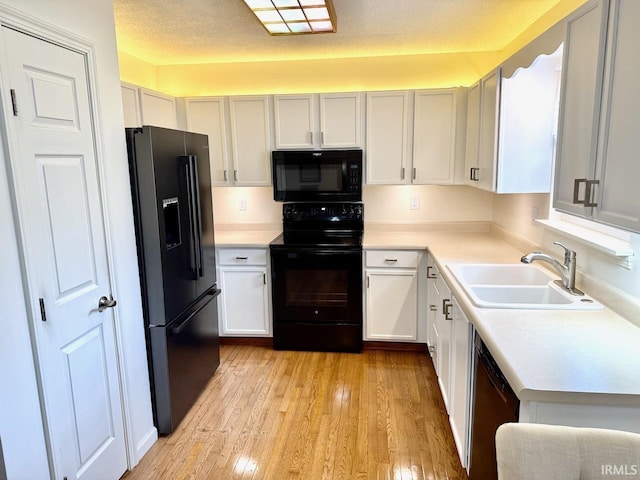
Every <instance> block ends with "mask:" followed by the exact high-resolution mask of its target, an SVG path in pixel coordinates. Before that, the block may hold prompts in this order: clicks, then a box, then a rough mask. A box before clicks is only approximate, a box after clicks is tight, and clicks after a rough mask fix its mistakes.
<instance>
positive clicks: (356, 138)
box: [320, 92, 362, 148]
mask: <svg viewBox="0 0 640 480" xmlns="http://www.w3.org/2000/svg"><path fill="white" fill-rule="evenodd" d="M361 118H362V109H361V106H360V93H357V92H354V93H323V94H321V95H320V142H321V146H322V147H323V148H355V147H360V146H361V145H362V144H361V140H360V133H361V128H362V127H361Z"/></svg>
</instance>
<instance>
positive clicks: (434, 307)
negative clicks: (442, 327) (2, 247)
mask: <svg viewBox="0 0 640 480" xmlns="http://www.w3.org/2000/svg"><path fill="white" fill-rule="evenodd" d="M429 310H430V311H432V312H437V311H438V306H437V305H429Z"/></svg>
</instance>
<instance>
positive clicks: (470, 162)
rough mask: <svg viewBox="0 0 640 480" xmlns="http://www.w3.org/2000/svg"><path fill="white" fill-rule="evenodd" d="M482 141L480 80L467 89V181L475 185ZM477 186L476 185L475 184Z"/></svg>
mask: <svg viewBox="0 0 640 480" xmlns="http://www.w3.org/2000/svg"><path fill="white" fill-rule="evenodd" d="M479 142H480V82H477V83H475V84H474V85H472V86H471V87H469V90H468V91H467V135H466V148H465V162H464V164H465V174H466V182H465V183H467V184H469V185H474V183H475V182H477V181H478V170H479V167H478V147H479ZM474 186H475V185H474Z"/></svg>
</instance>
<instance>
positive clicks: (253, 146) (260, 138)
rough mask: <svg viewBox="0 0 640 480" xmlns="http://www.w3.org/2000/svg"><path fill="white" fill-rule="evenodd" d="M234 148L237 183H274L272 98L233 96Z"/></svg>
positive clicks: (232, 126)
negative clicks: (272, 164)
mask: <svg viewBox="0 0 640 480" xmlns="http://www.w3.org/2000/svg"><path fill="white" fill-rule="evenodd" d="M229 115H230V123H231V151H232V155H233V180H234V182H235V184H236V185H241V186H253V185H271V140H270V125H269V98H268V97H266V96H257V97H230V98H229Z"/></svg>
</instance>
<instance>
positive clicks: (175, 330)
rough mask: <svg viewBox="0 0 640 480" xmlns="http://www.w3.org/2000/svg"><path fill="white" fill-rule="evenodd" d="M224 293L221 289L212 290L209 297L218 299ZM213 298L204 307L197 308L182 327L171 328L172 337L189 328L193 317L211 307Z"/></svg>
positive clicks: (184, 321) (183, 322)
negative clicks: (210, 303)
mask: <svg viewBox="0 0 640 480" xmlns="http://www.w3.org/2000/svg"><path fill="white" fill-rule="evenodd" d="M221 293H222V290H220V289H219V288H215V289H213V290H210V291H209V292H208V293H207V295H212V296H213V298H215V297H217V296H218V295H220V294H221ZM213 298H212V299H211V300H209V301H208V302H204V303H203V304H202V305H200V306H199V307H198V308H196V309H195V310H194V311H193V312H192V313H191V315H189V316H188V317H187V318H185V319H184V320H183V321H182V323H180V325H176V326H175V327H171V328H169V333H171V334H172V335H177V334H179V333H180V332H182V331H183V330H184V329H185V328H187V325H189V322H191V320H192V319H193V317H195V316H196V315H197V314H198V313H200V311H201V310H202V309H203V308H204V307H206V306H207V305H209V302H211V301H213Z"/></svg>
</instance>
